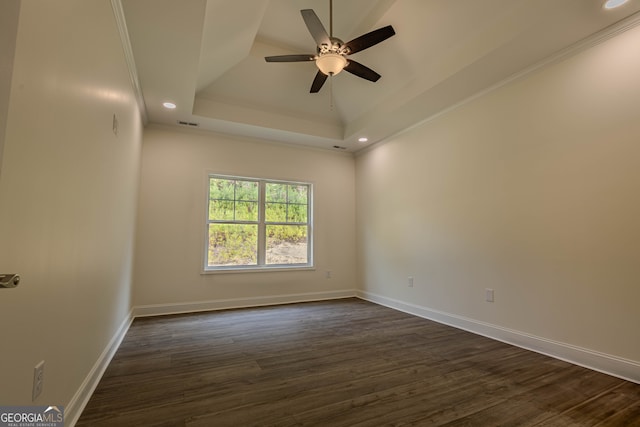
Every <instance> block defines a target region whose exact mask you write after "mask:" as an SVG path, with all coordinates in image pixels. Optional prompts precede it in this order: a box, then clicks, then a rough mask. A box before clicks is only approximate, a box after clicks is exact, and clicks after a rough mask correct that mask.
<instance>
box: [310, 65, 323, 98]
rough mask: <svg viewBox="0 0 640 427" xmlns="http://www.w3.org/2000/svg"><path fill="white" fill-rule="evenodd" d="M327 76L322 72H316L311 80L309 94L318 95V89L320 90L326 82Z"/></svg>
mask: <svg viewBox="0 0 640 427" xmlns="http://www.w3.org/2000/svg"><path fill="white" fill-rule="evenodd" d="M327 77H328V76H327V75H326V74H324V73H323V72H322V71H320V70H318V73H317V74H316V77H315V78H314V79H313V83H312V84H311V90H310V91H309V93H318V92H319V91H320V89H322V85H323V84H324V82H326V81H327Z"/></svg>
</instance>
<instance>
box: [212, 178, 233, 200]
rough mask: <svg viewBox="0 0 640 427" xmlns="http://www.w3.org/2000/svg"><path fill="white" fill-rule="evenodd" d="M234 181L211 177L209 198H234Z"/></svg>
mask: <svg viewBox="0 0 640 427" xmlns="http://www.w3.org/2000/svg"><path fill="white" fill-rule="evenodd" d="M234 186H235V185H234V181H233V180H230V179H222V178H210V179H209V198H210V199H223V200H233V197H234Z"/></svg>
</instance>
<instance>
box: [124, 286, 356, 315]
mask: <svg viewBox="0 0 640 427" xmlns="http://www.w3.org/2000/svg"><path fill="white" fill-rule="evenodd" d="M355 296H356V290H355V289H346V290H341V291H328V292H311V293H304V294H289V295H273V296H261V297H249V298H232V299H219V300H211V301H195V302H184V303H177V304H153V305H139V306H136V307H134V308H133V316H134V317H146V316H161V315H166V314H180V313H194V312H198V311H214V310H228V309H232V308H245V307H260V306H266V305H278V304H291V303H296V302H309V301H322V300H331V299H341V298H350V297H355Z"/></svg>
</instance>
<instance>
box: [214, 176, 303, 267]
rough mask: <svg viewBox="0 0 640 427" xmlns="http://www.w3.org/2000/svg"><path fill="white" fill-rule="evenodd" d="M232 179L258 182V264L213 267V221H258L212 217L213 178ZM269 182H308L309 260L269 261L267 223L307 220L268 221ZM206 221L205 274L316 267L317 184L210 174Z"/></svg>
mask: <svg viewBox="0 0 640 427" xmlns="http://www.w3.org/2000/svg"><path fill="white" fill-rule="evenodd" d="M212 178H214V179H228V180H242V181H252V182H257V183H258V189H259V190H258V221H257V225H258V242H257V245H258V247H257V265H228V266H227V265H225V266H215V267H211V266H209V258H208V256H209V224H215V223H236V224H256V222H255V221H215V220H210V219H209V202H210V200H209V196H210V193H209V185H210V180H211V179H212ZM266 184H287V185H304V186H307V188H308V193H307V223H306V225H307V263H299V264H266V259H265V258H266V226H267V225H304V223H290V222H267V221H266V219H265V206H266V197H265V193H266V190H265V189H266ZM205 189H206V191H205V193H206V194H205V221H204V252H203V257H202V260H203V264H202V266H203V270H202V274H215V273H243V272H264V271H291V270H296V271H298V270H315V267H314V262H313V241H314V239H313V231H314V227H313V183H311V182H303V181H290V180H280V179H270V178H255V177H246V176H235V175H223V174H218V173H208V174H207V177H206V185H205Z"/></svg>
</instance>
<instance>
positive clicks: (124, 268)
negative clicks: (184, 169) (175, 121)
mask: <svg viewBox="0 0 640 427" xmlns="http://www.w3.org/2000/svg"><path fill="white" fill-rule="evenodd" d="M113 114H116V115H117V117H118V120H119V133H118V135H117V136H116V135H115V134H114V133H113V132H112V117H113ZM141 132H142V126H141V122H140V119H139V113H138V110H137V107H136V104H135V99H134V97H133V94H132V90H131V84H130V80H129V76H128V72H127V68H126V65H125V61H124V56H123V50H122V45H121V43H120V39H119V36H118V32H117V27H116V23H115V20H114V14H113V11H112V9H111V3H110V2H109V1H108V0H65V1H44V2H43V1H38V0H25V1H22V6H21V11H20V20H19V27H18V36H17V45H16V51H15V68H14V70H13V82H12V91H11V98H10V103H9V113H8V121H7V132H6V140H5V147H4V157H3V165H2V176H1V177H0V243H1V244H0V271H1V272H7V273H20V274H21V276H22V283H21V284H20V285H19V286H18V287H17V288H15V289H0V323H1V324H2V328H0V343H1V345H0V348H1V353H0V403H1V404H2V405H32V404H35V405H63V406H67V408H66V409H67V410H72V409H73V407H71V408H70V407H69V406H68V405H70V403H71V402H72V401H73V397H74V395H75V393H76V392H77V391H78V390H79V389H80V388H81V385H82V383H83V381H84V380H85V378H86V377H87V375H88V374H89V372H90V371H91V369H92V367H93V366H94V364H95V363H96V361H97V360H98V359H99V357H100V355H101V353H102V352H103V350H105V348H106V347H107V345H108V343H109V341H110V340H111V339H112V337H113V336H114V335H115V334H116V331H117V330H118V328H119V327H120V326H121V325H122V323H123V321H125V320H126V319H127V317H128V314H129V312H130V308H131V304H130V299H131V270H132V255H133V234H134V226H135V208H136V204H137V187H138V179H139V177H138V173H139V162H140V158H139V153H140V143H141ZM41 360H44V361H45V376H44V391H43V393H42V395H41V396H40V397H39V398H38V399H37V400H36V401H35V402H32V401H31V386H32V380H33V368H34V366H35V365H36V364H37V363H38V362H39V361H41ZM75 404H76V406H75V409H76V410H77V404H78V402H75Z"/></svg>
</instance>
